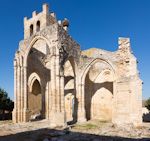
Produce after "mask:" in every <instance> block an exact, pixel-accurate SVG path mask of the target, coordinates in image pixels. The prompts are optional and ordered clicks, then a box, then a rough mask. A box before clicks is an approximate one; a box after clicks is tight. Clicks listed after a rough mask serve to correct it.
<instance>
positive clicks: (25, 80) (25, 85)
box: [23, 66, 29, 122]
mask: <svg viewBox="0 0 150 141" xmlns="http://www.w3.org/2000/svg"><path fill="white" fill-rule="evenodd" d="M27 95H28V91H27V67H26V66H25V67H24V115H23V117H24V118H23V121H24V122H28V121H29V117H28V109H27V101H28V99H27V98H28V97H27Z"/></svg>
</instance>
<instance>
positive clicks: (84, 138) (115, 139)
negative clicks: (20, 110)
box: [0, 120, 150, 141]
mask: <svg viewBox="0 0 150 141" xmlns="http://www.w3.org/2000/svg"><path fill="white" fill-rule="evenodd" d="M49 125H50V121H48V120H40V121H34V122H28V123H12V121H1V122H0V141H102V140H105V141H122V140H125V141H128V140H135V141H137V140H143V141H150V123H143V124H142V125H141V126H139V127H134V126H133V125H132V124H129V125H122V126H117V125H115V124H113V123H110V122H108V121H99V120H90V121H88V122H86V123H84V124H81V123H75V124H70V125H68V127H66V128H62V127H55V128H51V127H50V126H49Z"/></svg>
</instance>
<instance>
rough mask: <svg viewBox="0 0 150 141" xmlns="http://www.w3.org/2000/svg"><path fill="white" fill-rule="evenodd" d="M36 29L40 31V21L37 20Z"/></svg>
mask: <svg viewBox="0 0 150 141" xmlns="http://www.w3.org/2000/svg"><path fill="white" fill-rule="evenodd" d="M36 31H37V32H38V31H40V21H38V22H37V24H36Z"/></svg>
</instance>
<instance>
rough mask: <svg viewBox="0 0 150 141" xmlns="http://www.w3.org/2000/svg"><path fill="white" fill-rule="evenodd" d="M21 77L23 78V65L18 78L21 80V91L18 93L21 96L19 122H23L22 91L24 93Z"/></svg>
mask: <svg viewBox="0 0 150 141" xmlns="http://www.w3.org/2000/svg"><path fill="white" fill-rule="evenodd" d="M23 78H24V77H23V67H21V78H20V79H21V80H20V81H21V93H20V96H21V98H20V102H21V105H20V106H21V122H23V97H24V96H23V93H24V92H23V87H24V86H23Z"/></svg>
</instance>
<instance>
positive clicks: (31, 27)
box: [30, 24, 33, 36]
mask: <svg viewBox="0 0 150 141" xmlns="http://www.w3.org/2000/svg"><path fill="white" fill-rule="evenodd" d="M32 35H33V24H31V26H30V36H32Z"/></svg>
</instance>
